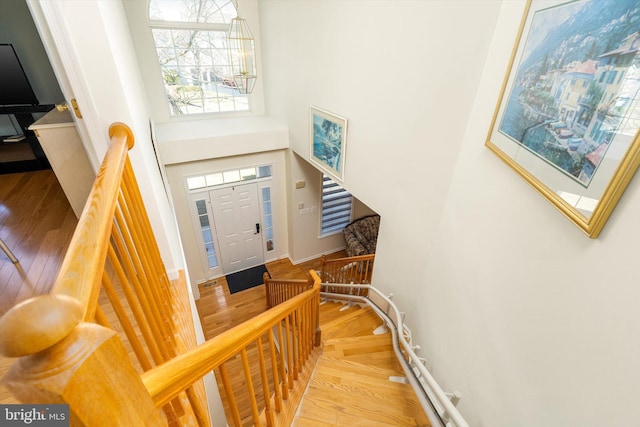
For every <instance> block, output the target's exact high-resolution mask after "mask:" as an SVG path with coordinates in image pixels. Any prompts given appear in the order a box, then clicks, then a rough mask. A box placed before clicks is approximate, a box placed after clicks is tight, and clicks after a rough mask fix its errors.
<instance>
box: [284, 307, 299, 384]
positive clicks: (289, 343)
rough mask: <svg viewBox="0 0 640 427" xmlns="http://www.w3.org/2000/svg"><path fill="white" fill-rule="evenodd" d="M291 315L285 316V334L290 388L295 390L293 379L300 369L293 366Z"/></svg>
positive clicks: (296, 377)
mask: <svg viewBox="0 0 640 427" xmlns="http://www.w3.org/2000/svg"><path fill="white" fill-rule="evenodd" d="M289 317H290V316H286V317H285V318H284V335H285V343H286V351H287V373H288V376H287V377H288V379H289V390H293V380H294V379H296V380H297V379H298V371H297V370H296V369H294V367H293V342H292V340H291V329H290V328H289Z"/></svg>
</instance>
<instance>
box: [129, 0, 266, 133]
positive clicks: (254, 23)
mask: <svg viewBox="0 0 640 427" xmlns="http://www.w3.org/2000/svg"><path fill="white" fill-rule="evenodd" d="M238 3H239V9H240V10H241V11H242V17H243V18H244V19H245V20H247V22H248V24H249V26H250V27H251V29H252V31H253V33H254V38H255V46H256V65H257V67H258V72H259V73H260V70H261V69H262V63H261V53H260V41H259V34H260V32H259V25H258V22H259V21H258V5H257V2H253V1H244V0H238ZM123 5H124V9H125V13H126V16H127V21H128V24H129V30H130V32H131V38H132V39H133V43H134V47H135V50H136V57H137V62H138V64H139V68H140V72H141V74H142V75H143V76H144V79H143V80H144V89H145V93H144V94H141V96H143V97H144V96H145V95H146V98H147V99H148V101H149V102H148V104H149V108H150V110H151V115H152V117H153V119H154V121H155V123H156V124H157V125H158V126H163V124H170V123H174V124H179V123H185V126H186V125H187V124H188V122H190V121H194V120H210V119H216V120H220V119H228V118H238V117H251V116H256V115H262V114H264V93H263V87H262V78H261V75H260V74H259V75H258V80H257V81H256V84H255V86H254V90H253V92H252V93H251V94H250V95H247V101H248V105H249V109H248V110H247V111H233V112H203V113H197V114H182V115H171V112H170V108H171V107H170V103H169V102H168V100H167V95H166V91H165V87H164V79H163V77H162V70H161V66H160V61H159V59H158V55H157V52H156V46H155V42H154V39H153V35H152V27H151V23H152V20H151V19H150V18H149V1H148V0H147V1H125V2H123ZM167 22H170V23H171V24H175V25H176V28H177V27H181V28H183V29H187V28H189V27H190V26H192V25H193V26H195V27H198V28H200V27H201V25H202V24H203V23H184V22H176V21H158V20H153V23H154V24H158V23H161V24H160V26H163V24H165V23H167ZM183 24H184V25H185V26H183ZM220 25H223V26H227V24H204V26H205V27H208V28H213V27H212V26H220ZM134 60H135V59H134ZM185 132H186V133H187V134H188V132H189V128H188V127H185Z"/></svg>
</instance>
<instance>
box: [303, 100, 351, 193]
mask: <svg viewBox="0 0 640 427" xmlns="http://www.w3.org/2000/svg"><path fill="white" fill-rule="evenodd" d="M309 122H310V135H309V139H310V143H311V145H310V147H309V150H310V158H311V161H312V162H313V163H314V164H316V165H317V166H319V167H320V168H321V169H322V170H323V171H324V172H326V173H328V174H329V175H331V176H332V177H333V178H335V179H338V180H340V181H342V180H343V178H344V161H345V158H344V157H345V156H344V154H345V144H346V137H347V119H345V118H344V117H340V116H337V115H335V114H333V113H329V112H328V111H325V110H322V109H320V108H317V107H313V106H312V107H311V108H310V117H309Z"/></svg>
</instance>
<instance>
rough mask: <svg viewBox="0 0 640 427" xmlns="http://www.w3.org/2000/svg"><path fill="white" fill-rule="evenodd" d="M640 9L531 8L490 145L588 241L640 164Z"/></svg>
mask: <svg viewBox="0 0 640 427" xmlns="http://www.w3.org/2000/svg"><path fill="white" fill-rule="evenodd" d="M639 54H640V2H638V1H637V0H576V1H567V0H530V1H528V3H527V5H526V9H525V13H524V16H523V18H522V22H521V25H520V29H519V34H518V37H517V40H516V43H515V47H514V50H513V52H512V55H511V59H510V63H509V67H508V70H507V75H506V77H505V80H504V83H503V86H502V91H501V94H500V98H499V100H498V105H497V107H496V111H495V114H494V117H493V121H492V123H491V128H490V130H489V135H488V137H487V141H486V145H487V147H488V148H490V149H491V150H492V151H493V152H495V153H496V154H497V155H498V156H499V157H500V158H501V159H502V160H504V161H505V162H506V163H507V164H508V165H509V166H511V167H512V168H513V169H514V170H515V171H516V172H517V173H518V174H520V175H521V176H522V177H523V178H524V179H525V180H526V181H527V182H528V183H529V184H531V185H532V186H533V187H534V188H535V189H536V190H537V191H538V192H539V193H540V194H542V195H543V196H544V197H545V198H547V200H549V201H550V202H551V203H552V204H553V205H555V206H556V207H557V208H558V209H559V210H560V212H562V213H563V214H564V215H565V216H566V217H567V218H569V219H570V220H571V221H573V222H574V223H575V224H576V225H577V226H578V227H580V228H581V229H582V230H583V231H584V232H585V233H586V234H587V235H588V236H589V237H592V238H595V237H597V236H598V234H599V233H600V231H601V230H602V228H603V227H604V225H605V223H606V221H607V219H608V218H609V216H610V214H611V212H612V211H613V209H614V207H615V205H616V203H617V202H618V200H619V199H620V197H621V196H622V193H623V192H624V190H625V188H626V187H627V185H628V183H629V181H630V180H631V178H632V177H633V174H634V173H635V171H636V169H637V168H638V164H639V163H640V155H639V152H640V142H639V138H638V129H639V127H640V95H639V93H640V56H639Z"/></svg>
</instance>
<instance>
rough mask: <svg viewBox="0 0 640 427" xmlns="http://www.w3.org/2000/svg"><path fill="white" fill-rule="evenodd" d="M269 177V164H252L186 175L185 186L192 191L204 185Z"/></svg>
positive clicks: (213, 185)
mask: <svg viewBox="0 0 640 427" xmlns="http://www.w3.org/2000/svg"><path fill="white" fill-rule="evenodd" d="M269 177H271V165H265V166H253V167H249V168H242V169H232V170H228V171H224V172H214V173H208V174H206V175H197V176H190V177H187V188H188V189H189V191H192V190H199V189H202V188H206V187H216V186H219V185H224V184H233V183H236V182H241V181H252V180H255V179H260V178H269Z"/></svg>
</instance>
